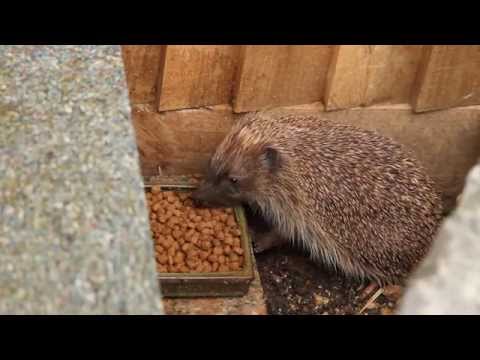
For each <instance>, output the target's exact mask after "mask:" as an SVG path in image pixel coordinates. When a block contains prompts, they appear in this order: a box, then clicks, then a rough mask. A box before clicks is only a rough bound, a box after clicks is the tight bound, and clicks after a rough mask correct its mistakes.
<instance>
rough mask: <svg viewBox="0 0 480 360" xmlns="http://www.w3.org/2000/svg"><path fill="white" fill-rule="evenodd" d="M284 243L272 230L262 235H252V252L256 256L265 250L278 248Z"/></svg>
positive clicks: (282, 238) (281, 237)
mask: <svg viewBox="0 0 480 360" xmlns="http://www.w3.org/2000/svg"><path fill="white" fill-rule="evenodd" d="M286 242H288V241H287V240H286V239H285V238H284V237H283V236H281V235H279V234H278V233H277V232H276V231H274V230H272V231H268V232H263V233H255V234H254V235H253V251H254V252H255V253H256V254H260V253H262V252H264V251H266V250H269V249H272V248H275V247H279V246H281V245H283V244H285V243H286Z"/></svg>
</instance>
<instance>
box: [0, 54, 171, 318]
mask: <svg viewBox="0 0 480 360" xmlns="http://www.w3.org/2000/svg"><path fill="white" fill-rule="evenodd" d="M0 174H1V176H0V248H1V249H2V250H1V252H0V313H3V314H12V313H14V314H161V313H162V312H163V308H162V304H161V299H160V292H159V288H158V283H157V281H156V273H155V264H154V257H153V247H152V241H151V238H150V234H149V225H148V215H147V209H146V206H145V199H144V197H143V189H142V179H141V176H140V172H139V164H138V154H137V150H136V144H135V138H134V132H133V128H132V126H131V123H130V106H129V104H128V95H127V87H126V83H125V78H124V73H123V64H122V59H121V52H120V47H119V46H1V47H0Z"/></svg>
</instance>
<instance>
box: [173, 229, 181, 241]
mask: <svg viewBox="0 0 480 360" xmlns="http://www.w3.org/2000/svg"><path fill="white" fill-rule="evenodd" d="M182 235H183V233H182V232H181V231H180V229H178V230H174V231H173V232H172V236H173V238H174V239H176V240H178V239H180V238H181V237H182Z"/></svg>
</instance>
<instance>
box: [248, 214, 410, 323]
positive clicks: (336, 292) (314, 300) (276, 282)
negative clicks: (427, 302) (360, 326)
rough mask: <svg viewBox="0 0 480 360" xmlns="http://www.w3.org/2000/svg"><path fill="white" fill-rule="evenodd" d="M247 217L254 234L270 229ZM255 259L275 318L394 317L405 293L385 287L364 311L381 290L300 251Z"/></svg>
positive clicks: (274, 252)
mask: <svg viewBox="0 0 480 360" xmlns="http://www.w3.org/2000/svg"><path fill="white" fill-rule="evenodd" d="M246 215H247V220H248V223H249V225H250V226H251V228H252V230H253V232H254V233H258V232H263V231H267V230H268V228H269V226H268V225H267V224H266V223H265V222H264V221H263V220H262V219H261V218H259V217H258V216H257V215H255V214H254V213H252V212H251V211H250V210H249V209H248V208H247V209H246ZM255 258H256V262H257V267H258V272H259V274H260V278H261V282H262V287H263V291H264V296H265V299H266V303H267V310H268V313H269V314H271V315H356V314H358V315H391V314H392V313H393V312H394V309H395V307H396V305H397V303H398V300H399V298H400V296H401V293H402V290H403V288H402V287H401V286H397V285H394V286H389V287H385V288H384V290H383V291H384V292H383V293H382V294H381V295H379V296H378V297H377V298H376V299H375V301H373V302H371V303H370V304H369V306H368V307H367V308H365V309H364V306H365V305H366V304H367V303H368V302H369V300H370V299H371V298H372V297H373V296H374V295H375V293H376V290H377V289H371V287H370V288H369V287H368V284H362V283H360V282H358V281H353V280H348V279H346V278H345V277H344V276H342V275H341V274H336V273H335V272H334V271H332V270H331V269H328V268H327V267H325V266H322V265H321V264H317V263H314V262H313V261H311V260H310V259H309V257H308V256H307V255H306V254H305V253H304V252H302V251H301V250H300V249H296V248H293V247H290V246H283V247H281V248H276V249H271V250H267V251H265V252H264V253H261V254H257V255H256V256H255ZM361 310H363V311H361Z"/></svg>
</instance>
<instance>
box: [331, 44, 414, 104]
mask: <svg viewBox="0 0 480 360" xmlns="http://www.w3.org/2000/svg"><path fill="white" fill-rule="evenodd" d="M421 55H422V46H418V45H337V46H335V48H334V49H333V54H332V61H331V63H330V68H329V70H328V75H327V84H326V90H325V97H324V103H325V106H326V109H327V110H337V109H345V108H350V107H356V106H366V105H371V104H376V103H390V104H400V103H407V102H408V101H409V99H410V98H411V92H412V88H413V84H414V81H415V78H416V73H417V69H418V67H419V63H420V59H421Z"/></svg>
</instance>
